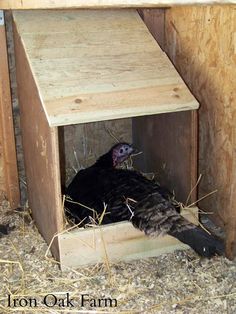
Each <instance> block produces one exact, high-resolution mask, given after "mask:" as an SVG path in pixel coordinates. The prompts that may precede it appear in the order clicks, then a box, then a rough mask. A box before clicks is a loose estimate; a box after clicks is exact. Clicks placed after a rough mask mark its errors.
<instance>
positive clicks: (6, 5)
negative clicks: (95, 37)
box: [0, 0, 235, 9]
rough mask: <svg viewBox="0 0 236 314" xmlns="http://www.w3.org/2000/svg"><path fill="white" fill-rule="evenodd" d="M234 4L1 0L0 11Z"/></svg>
mask: <svg viewBox="0 0 236 314" xmlns="http://www.w3.org/2000/svg"><path fill="white" fill-rule="evenodd" d="M230 3H232V4H235V0H145V1H143V0H128V1H127V0H86V1H84V0H60V1H52V0H1V2H0V9H53V8H54V9H63V8H70V9H71V8H131V7H135V8H136V7H144V8H148V7H169V6H176V5H199V4H221V5H222V4H230Z"/></svg>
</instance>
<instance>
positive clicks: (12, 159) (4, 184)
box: [0, 25, 20, 208]
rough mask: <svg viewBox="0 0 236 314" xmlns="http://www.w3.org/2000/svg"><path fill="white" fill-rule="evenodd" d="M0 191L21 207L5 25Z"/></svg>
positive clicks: (1, 38)
mask: <svg viewBox="0 0 236 314" xmlns="http://www.w3.org/2000/svg"><path fill="white" fill-rule="evenodd" d="M0 191H3V193H2V194H3V196H5V197H6V198H7V199H8V200H9V202H10V205H11V207H12V208H16V207H17V206H19V202H20V193H19V181H18V173H17V162H16V148H15V138H14V129H13V119H12V104H11V94H10V82H9V71H8V60H7V48H6V33H5V26H4V25H0ZM0 198H1V195H0Z"/></svg>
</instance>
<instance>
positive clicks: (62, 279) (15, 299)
mask: <svg viewBox="0 0 236 314" xmlns="http://www.w3.org/2000/svg"><path fill="white" fill-rule="evenodd" d="M6 223H9V229H13V230H10V232H9V234H8V235H1V234H0V282H1V285H0V313H11V312H14V313H39V314H40V313H114V312H115V313H186V314H187V313H197V314H199V313H201V314H203V313H220V314H222V313H228V314H229V313H230V314H233V313H236V262H231V261H229V260H227V259H225V258H223V257H215V258H214V259H212V260H206V259H200V258H199V257H198V256H197V255H196V254H195V253H194V252H193V251H192V250H187V251H177V252H175V253H172V254H164V255H162V256H160V257H157V258H149V259H143V260H139V261H132V262H129V263H123V262H120V263H117V264H110V265H105V264H98V265H95V266H93V267H86V268H80V269H77V270H68V271H67V272H64V273H61V272H60V270H59V267H58V264H57V263H56V262H55V261H54V259H52V258H51V257H50V258H48V257H47V258H46V257H45V253H46V251H47V245H46V243H45V242H44V240H43V239H42V237H41V236H40V235H39V233H38V231H37V229H36V227H35V225H34V223H33V221H32V220H31V217H30V215H29V212H28V211H27V210H26V211H22V210H19V211H13V210H11V209H9V208H8V204H7V202H6V203H5V204H3V205H2V206H0V224H6ZM53 303H56V304H55V306H53ZM82 303H83V304H82ZM8 305H10V306H8ZM26 305H27V306H26ZM82 305H84V306H82Z"/></svg>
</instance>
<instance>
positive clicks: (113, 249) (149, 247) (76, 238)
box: [58, 207, 198, 270]
mask: <svg viewBox="0 0 236 314" xmlns="http://www.w3.org/2000/svg"><path fill="white" fill-rule="evenodd" d="M183 216H184V217H186V219H188V220H190V221H191V222H193V223H195V224H198V219H197V216H198V209H197V208H196V207H195V208H191V210H188V211H185V212H184V213H183ZM58 240H59V247H60V261H61V269H62V270H66V269H67V267H73V268H78V267H79V266H81V265H90V264H97V263H100V262H105V261H106V260H108V261H109V262H117V261H120V260H132V259H138V258H145V257H152V256H158V255H161V254H164V253H168V252H173V251H174V250H179V249H184V248H188V246H187V245H185V244H183V243H181V242H179V241H178V240H177V239H175V238H173V237H171V236H163V237H158V238H148V237H147V236H145V235H144V233H143V232H141V231H139V230H138V229H135V228H134V227H133V225H132V224H131V223H130V222H121V223H113V224H110V225H106V226H100V227H95V228H88V229H82V228H81V229H78V230H74V231H71V232H65V233H63V234H61V235H59V236H58Z"/></svg>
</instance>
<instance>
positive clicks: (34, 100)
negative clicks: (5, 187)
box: [14, 29, 63, 258]
mask: <svg viewBox="0 0 236 314" xmlns="http://www.w3.org/2000/svg"><path fill="white" fill-rule="evenodd" d="M14 39H15V55H16V74H17V86H18V96H19V104H20V118H21V127H22V138H23V148H24V158H25V170H26V176H27V190H28V198H29V206H30V208H31V209H32V214H33V218H34V220H35V222H36V225H37V227H38V229H39V231H40V233H41V234H42V235H43V237H44V239H45V240H46V241H47V243H48V244H49V243H50V241H51V239H52V237H53V236H54V234H55V233H58V232H59V231H61V229H62V228H63V208H62V202H61V182H60V168H59V149H58V134H57V131H58V130H57V128H56V127H54V128H50V127H49V125H48V123H47V119H46V116H45V113H44V111H43V109H42V106H41V103H40V98H39V95H38V91H37V88H36V84H35V81H34V78H33V77H32V73H31V71H30V67H29V63H28V60H27V57H26V55H25V51H24V48H23V45H22V42H21V39H20V37H19V36H18V34H17V32H16V31H15V29H14ZM51 250H52V253H53V255H54V256H55V257H57V258H58V256H59V252H58V243H57V239H55V241H54V242H53V245H52V247H51Z"/></svg>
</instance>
